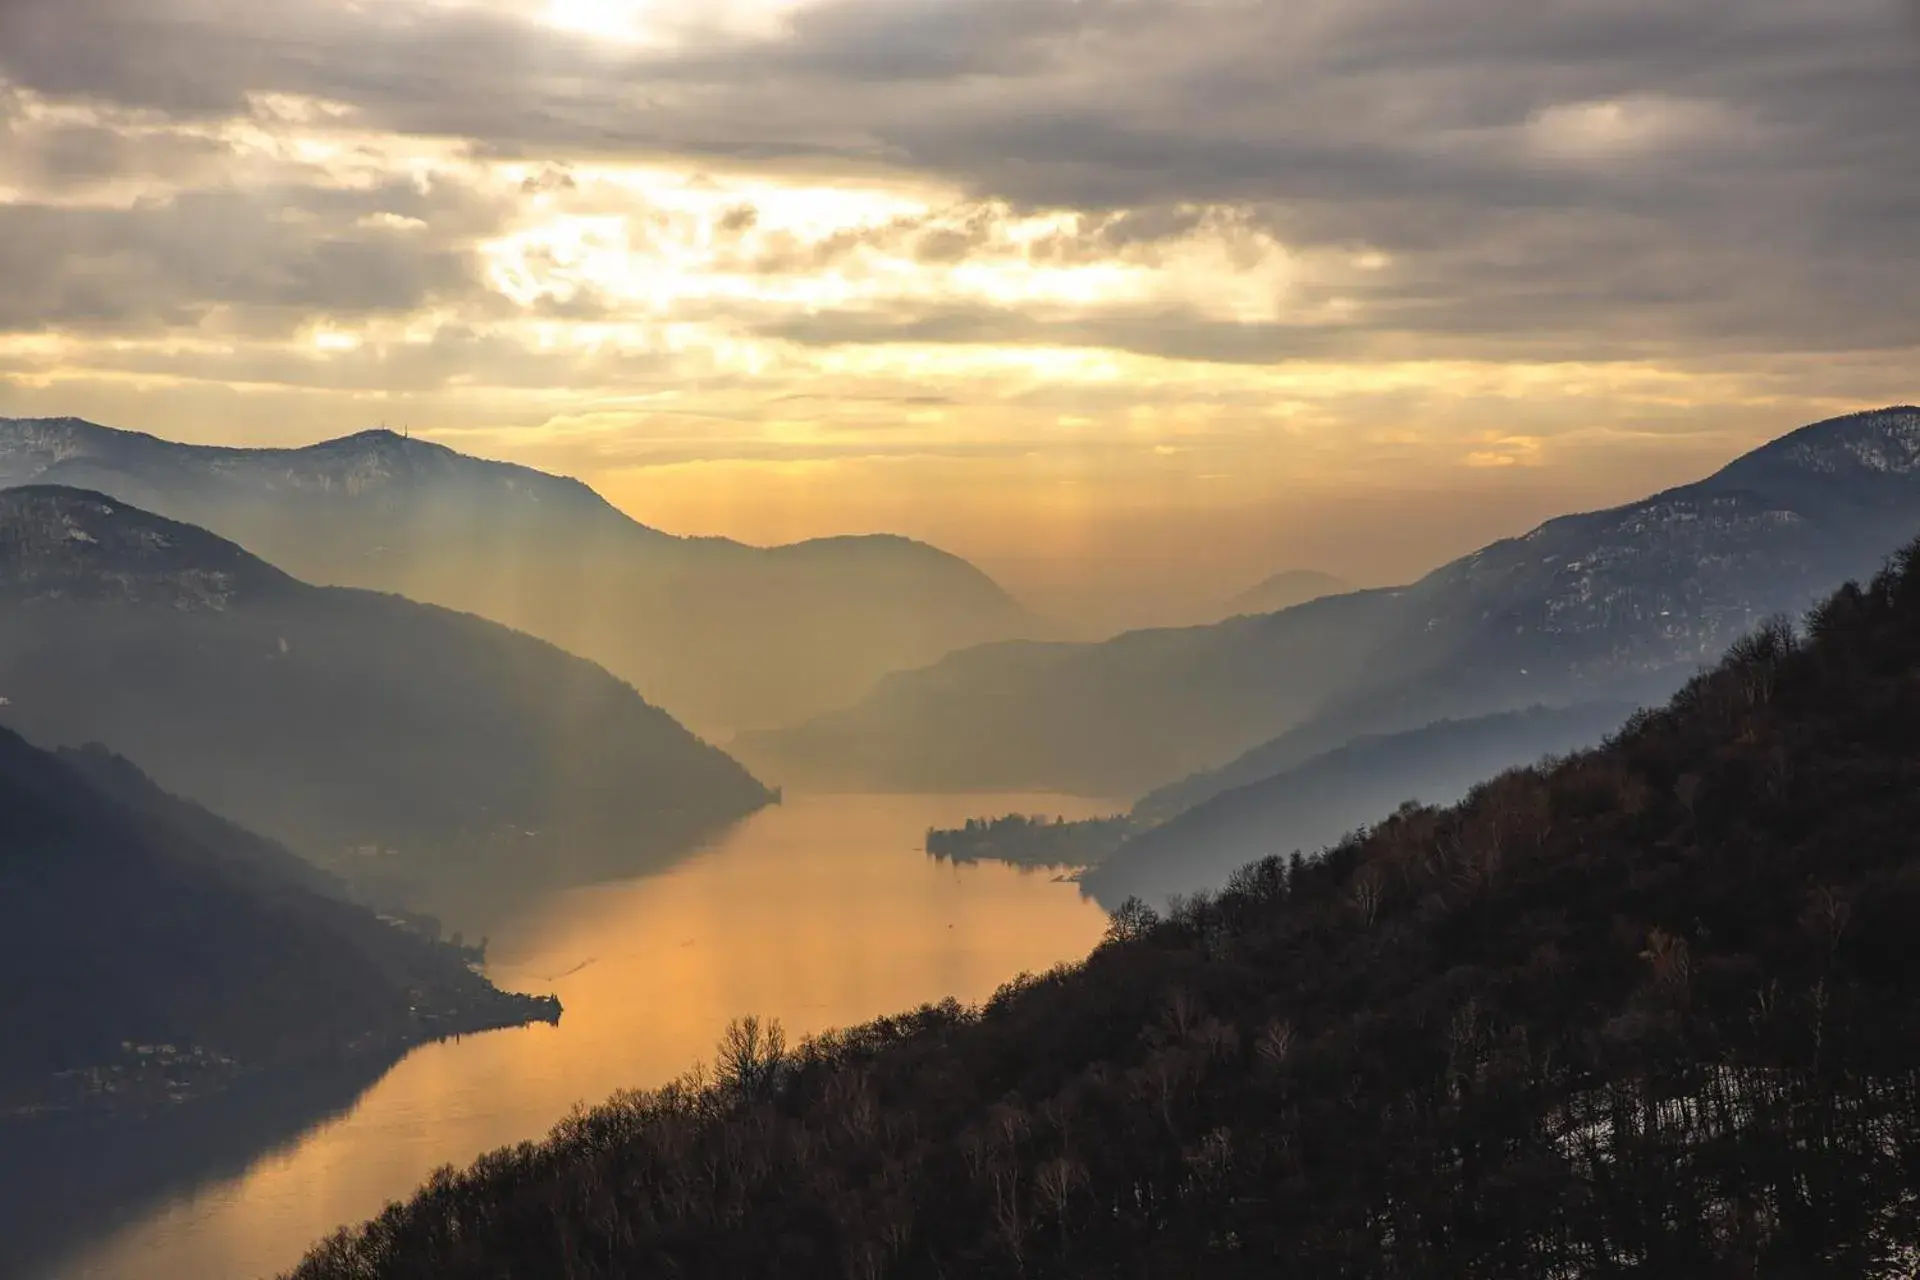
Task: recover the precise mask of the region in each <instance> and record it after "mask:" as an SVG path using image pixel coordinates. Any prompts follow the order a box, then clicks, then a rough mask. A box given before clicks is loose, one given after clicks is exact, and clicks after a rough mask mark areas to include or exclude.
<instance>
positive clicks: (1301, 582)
mask: <svg viewBox="0 0 1920 1280" xmlns="http://www.w3.org/2000/svg"><path fill="white" fill-rule="evenodd" d="M1352 590H1353V584H1352V583H1351V582H1348V581H1347V580H1346V579H1344V578H1336V577H1334V576H1333V575H1332V574H1330V573H1321V572H1320V571H1319V570H1317V569H1282V570H1281V571H1280V572H1278V573H1276V574H1273V575H1271V576H1269V577H1267V578H1264V579H1262V580H1261V581H1260V582H1258V583H1256V584H1255V585H1253V586H1251V587H1248V588H1247V589H1246V590H1245V591H1242V592H1241V593H1240V594H1239V595H1237V596H1235V597H1233V599H1231V600H1229V601H1227V603H1226V606H1225V607H1224V608H1223V609H1222V610H1221V611H1220V616H1221V617H1223V618H1233V617H1238V616H1239V615H1241V614H1246V613H1278V612H1280V610H1282V609H1291V608H1293V606H1295V605H1297V604H1305V603H1307V601H1309V600H1318V599H1319V598H1320V597H1322V596H1338V595H1345V594H1347V593H1348V592H1350V591H1352Z"/></svg>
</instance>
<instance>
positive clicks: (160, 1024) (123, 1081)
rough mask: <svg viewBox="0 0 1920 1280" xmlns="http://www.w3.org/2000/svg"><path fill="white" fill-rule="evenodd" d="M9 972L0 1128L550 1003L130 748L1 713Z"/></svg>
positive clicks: (473, 1026) (0, 838)
mask: <svg viewBox="0 0 1920 1280" xmlns="http://www.w3.org/2000/svg"><path fill="white" fill-rule="evenodd" d="M101 779H105V780H106V782H107V784H108V785H106V786H102V785H100V782H99V780H101ZM0 972H4V973H6V974H7V975H8V980H7V981H5V982H3V983H0V1027H4V1028H5V1032H6V1033H5V1035H4V1036H0V1141H4V1134H5V1125H6V1123H7V1119H8V1115H9V1113H10V1112H13V1111H16V1110H19V1109H21V1108H25V1107H29V1106H67V1107H88V1106H97V1105H103V1104H105V1105H113V1104H117V1103H142V1104H151V1103H155V1102H165V1101H167V1100H169V1099H177V1098H179V1097H181V1096H192V1095H197V1094H204V1093H205V1092H207V1091H209V1090H217V1089H219V1088H222V1087H225V1086H226V1085H229V1084H231V1083H232V1082H233V1081H234V1080H235V1079H237V1078H239V1077H240V1076H242V1075H245V1074H247V1073H249V1072H252V1071H255V1070H257V1069H260V1068H263V1067H268V1066H272V1065H275V1064H287V1063H291V1062H293V1061H296V1060H300V1061H306V1060H320V1059H327V1058H332V1057H337V1056H338V1055H340V1054H343V1053H345V1052H347V1051H348V1050H363V1051H364V1050H369V1049H373V1048H383V1049H384V1048H391V1047H392V1046H394V1045H399V1044H405V1043H409V1042H411V1041H414V1040H418V1039H421V1038H423V1037H426V1036H430V1035H438V1034H451V1033H453V1032H456V1031H470V1030H478V1029H482V1028H486V1027H492V1026H502V1025H509V1024H513V1023H519V1022H524V1021H528V1020H530V1019H532V1018H534V1017H540V1016H551V1014H550V1013H548V1012H547V1011H546V1010H545V1008H544V1007H543V1006H542V1005H541V1003H540V1002H538V1001H534V1000H531V999H527V998H524V997H517V996H508V995H506V994H504V993H502V992H500V991H498V990H496V989H494V988H493V987H492V986H491V985H490V984H488V983H487V982H486V980H485V979H483V978H481V977H480V976H479V975H477V974H475V973H474V972H472V971H471V970H469V969H468V967H467V965H466V963H465V961H464V959H463V957H462V956H461V955H460V953H458V952H457V951H455V950H454V949H453V948H451V947H447V946H442V945H440V944H438V943H434V942H429V941H428V940H426V939H425V938H423V937H420V936H418V935H417V934H414V933H411V932H408V931H406V930H403V929H400V928H397V927H396V926H394V925H393V924H390V923H388V922H386V921H383V920H381V919H378V918H376V917H375V916H374V915H373V914H372V913H370V912H368V911H366V910H365V909H363V908H361V907H357V906H354V905H351V904H349V903H347V902H344V901H342V900H340V899H339V898H336V897H332V896H329V895H327V894H325V893H323V892H320V891H318V889H317V888H316V885H315V880H314V873H313V871H312V870H311V868H308V867H306V866H305V865H304V864H303V863H301V862H300V860H299V859H297V858H295V857H294V856H293V855H292V854H291V853H288V852H287V851H286V850H284V849H281V848H278V847H277V846H275V845H274V844H273V843H272V842H271V841H267V840H263V839H262V838H260V837H259V836H256V835H254V834H252V833H251V832H247V831H244V830H241V829H240V828H238V827H235V826H233V825H232V824H231V823H228V822H226V821H224V820H223V819H221V818H218V817H216V816H214V815H213V814H211V813H208V812H206V811H205V810H203V809H200V808H198V807H197V806H194V805H192V804H189V803H188V802H185V801H182V800H180V799H178V798H176V797H172V796H169V795H166V794H165V793H164V792H162V791H161V790H160V789H159V788H158V787H157V786H155V784H153V783H152V782H151V781H149V780H148V779H147V778H146V777H145V776H144V775H142V774H141V773H140V772H139V770H137V769H135V768H134V767H133V766H132V765H131V764H129V763H128V762H126V761H125V760H123V759H120V758H118V757H116V756H113V755H110V754H109V753H107V752H105V751H104V750H101V749H98V748H92V749H89V750H87V751H84V752H76V753H62V754H61V755H54V754H51V753H48V752H45V751H41V750H39V749H37V748H35V747H32V746H30V745H28V743H27V742H26V741H25V740H24V739H22V738H20V737H19V736H18V735H17V734H14V733H12V732H9V731H6V730H0Z"/></svg>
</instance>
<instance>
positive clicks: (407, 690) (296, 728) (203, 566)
mask: <svg viewBox="0 0 1920 1280" xmlns="http://www.w3.org/2000/svg"><path fill="white" fill-rule="evenodd" d="M0 696H4V697H5V698H6V699H7V701H6V703H5V705H3V706H0V723H5V724H7V725H10V726H12V727H14V728H16V729H18V730H19V731H21V732H23V733H26V734H28V735H29V736H31V737H32V738H34V739H36V740H38V741H42V742H49V743H75V742H83V741H105V742H110V743H112V744H114V745H115V746H116V747H118V748H121V749H123V750H126V751H127V752H129V753H130V754H132V755H133V756H134V757H135V758H136V759H141V760H145V761H149V762H151V767H152V769H153V772H154V775H155V777H156V779H157V780H158V781H159V782H160V783H161V784H162V785H163V786H165V787H166V788H167V789H168V790H170V791H176V792H180V793H183V794H186V795H189V796H191V797H193V798H194V799H195V800H197V801H200V802H202V803H204V804H207V805H208V806H210V807H212V808H213V809H215V810H217V811H218V812H220V813H222V814H226V815H230V816H231V817H233V818H234V819H236V820H238V821H239V822H241V823H243V824H244V825H246V826H248V827H250V828H253V829H255V830H258V831H262V832H265V833H267V834H269V835H272V836H274V837H276V838H278V839H281V840H283V841H285V842H286V843H288V844H290V845H292V846H293V847H294V848H295V849H296V850H297V851H299V852H301V853H303V854H305V855H308V856H310V857H316V858H320V859H323V860H327V861H332V862H336V863H338V862H339V855H340V854H341V853H342V851H344V850H347V849H349V848H355V849H357V848H361V847H381V848H384V849H389V850H396V849H397V850H398V851H399V855H400V856H399V857H398V858H395V857H392V856H388V857H383V858H378V859H373V860H371V865H373V866H377V867H378V868H379V869H380V873H381V874H382V875H385V876H388V877H389V878H393V879H396V880H397V881H399V882H401V885H402V886H403V887H404V885H405V884H406V883H408V882H410V881H412V882H420V881H424V880H431V879H433V878H434V877H435V876H436V875H437V874H438V873H439V872H440V871H447V872H450V873H457V875H458V877H459V878H462V879H465V880H468V881H472V880H475V879H483V878H485V877H486V876H489V875H495V874H501V875H505V874H522V875H525V876H527V877H529V878H531V879H539V878H541V877H542V876H545V877H548V878H558V877H559V876H560V875H562V874H564V873H565V872H566V871H567V870H568V868H567V867H566V865H565V860H566V859H567V858H569V857H571V856H573V855H574V854H575V853H576V851H579V850H589V849H598V848H609V849H611V850H613V851H614V852H613V854H612V855H611V856H612V857H614V858H615V859H616V860H618V859H633V860H637V859H639V858H641V857H642V856H644V855H646V854H648V853H651V852H658V851H660V850H662V849H665V848H668V847H672V846H674V845H675V844H677V843H681V842H684V841H687V840H690V839H692V838H694V837H696V836H699V835H701V834H704V833H706V832H708V831H710V830H712V829H714V828H715V827H717V826H719V825H721V824H723V823H725V822H727V821H730V820H732V819H734V818H737V817H740V816H741V815H743V814H745V813H747V812H750V811H751V810H753V809H755V808H757V807H759V806H760V805H762V804H764V803H766V801H767V800H768V799H769V796H768V794H767V792H766V791H765V790H764V789H763V788H762V787H761V786H760V785H759V784H758V783H757V782H755V781H754V780H753V778H752V777H750V776H749V775H748V774H747V773H746V772H745V771H744V770H743V769H741V768H740V767H739V766H738V765H737V764H735V763H734V762H733V761H732V760H731V759H729V758H728V757H727V756H726V755H724V754H723V753H721V752H720V751H719V750H717V749H715V748H713V747H711V746H708V745H707V744H705V743H702V742H700V741H699V740H697V739H696V738H694V737H693V736H692V735H691V734H689V733H688V732H687V731H686V730H685V729H683V728H682V727H681V726H680V725H678V724H677V723H675V722H674V721H673V719H672V718H671V717H669V716H668V715H667V714H666V713H665V712H663V711H660V710H659V709H657V708H655V707H652V706H650V705H648V704H647V703H646V702H644V701H643V700H642V699H641V698H640V697H639V696H638V695H637V694H636V693H634V691H633V690H632V689H631V688H630V687H629V686H627V685H625V684H623V683H622V682H620V681H619V680H617V679H615V678H614V677H612V676H610V675H608V674H607V673H606V672H605V671H603V670H601V669H600V668H598V667H595V666H593V665H592V664H590V663H587V662H584V661H582V660H580V659H578V658H574V657H571V656H569V655H567V654H565V653H562V652H560V651H559V650H557V649H555V648H553V647H552V646H551V645H548V644H546V643H544V642H542V641H539V640H534V639H532V638H531V637H528V636H523V635H520V634H517V633H515V632H512V631H509V630H507V629H506V628H504V627H501V626H498V625H496V624H493V623H490V622H484V621H482V620H480V619H478V618H474V617H471V616H468V615H463V614H457V613H452V612H448V611H446V610H443V609H438V608H434V607H431V606H427V605H420V604H415V603H413V602H412V601H409V600H404V599H401V598H399V597H397V596H386V595H377V594H374V593H372V592H366V591H356V590H349V589H344V588H319V587H311V586H307V585H306V584H304V583H301V582H299V581H297V580H295V579H293V578H291V577H288V576H287V575H286V574H284V573H281V572H280V571H279V570H278V569H275V568H273V567H272V566H271V565H268V564H266V563H265V562H263V561H261V560H258V559H256V558H254V557H253V556H251V555H249V554H247V553H246V552H245V551H242V550H241V549H240V548H239V547H237V546H235V545H233V544H232V543H230V542H226V541H224V540H222V539H220V538H217V537H215V536H214V535H212V534H210V533H207V532H206V531H205V530H202V529H197V528H194V527H192V526H189V525H182V524H177V523H174V522H173V521H170V520H164V519H161V518H160V517H158V516H153V515H149V514H148V513H146V512H143V511H140V510H138V509H136V508H133V507H130V506H127V505H125V504H124V503H122V502H120V501H118V500H116V499H109V498H106V497H103V496H101V495H99V494H94V493H87V492H83V491H78V490H72V489H62V488H45V487H29V488H23V489H13V490H7V491H4V492H0ZM536 834H537V836H538V840H536V839H535V836H536ZM359 861H360V860H352V861H349V862H347V863H345V864H342V865H348V866H358V862H359ZM415 887H416V888H418V887H419V885H418V884H417V883H416V884H415Z"/></svg>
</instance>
